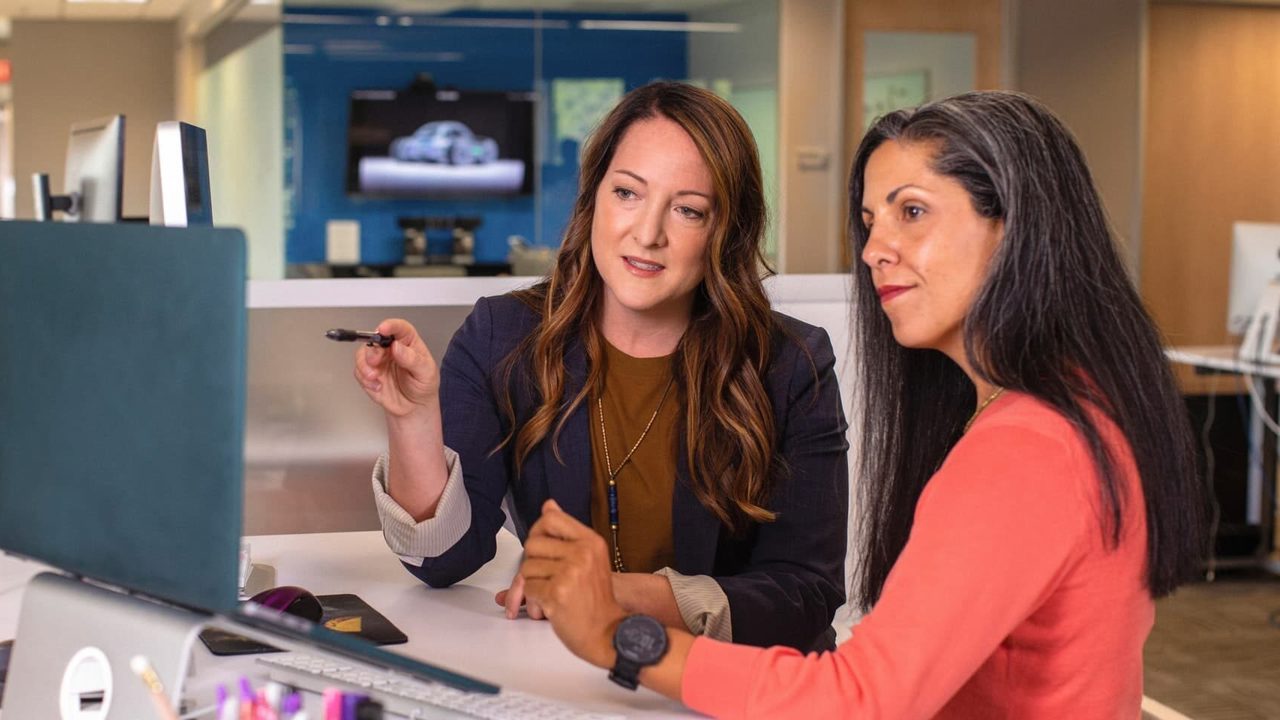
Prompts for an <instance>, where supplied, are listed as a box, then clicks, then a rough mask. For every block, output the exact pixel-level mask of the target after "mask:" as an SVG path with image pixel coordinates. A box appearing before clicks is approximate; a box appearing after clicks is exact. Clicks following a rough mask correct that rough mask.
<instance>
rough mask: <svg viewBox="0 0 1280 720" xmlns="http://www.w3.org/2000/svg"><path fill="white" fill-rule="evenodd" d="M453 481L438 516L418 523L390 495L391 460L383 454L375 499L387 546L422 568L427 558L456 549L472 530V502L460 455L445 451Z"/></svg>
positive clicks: (375, 472)
mask: <svg viewBox="0 0 1280 720" xmlns="http://www.w3.org/2000/svg"><path fill="white" fill-rule="evenodd" d="M444 462H445V467H446V468H447V469H448V471H449V478H448V480H446V481H445V483H444V493H443V494H442V495H441V496H440V502H439V503H438V504H437V505H436V514H435V516H434V517H431V518H427V519H426V520H423V521H422V522H416V521H414V519H413V516H412V515H410V514H409V513H408V512H407V511H406V510H405V509H404V508H402V507H400V504H399V503H397V502H396V501H395V500H394V499H392V497H391V496H390V495H388V494H387V468H388V466H389V465H390V463H391V458H389V457H388V456H387V454H386V453H383V454H382V455H381V456H380V457H379V458H378V463H377V464H376V465H374V466H373V499H374V503H375V504H376V505H377V507H378V520H379V521H380V522H381V523H382V537H383V538H385V539H386V541H387V547H389V548H391V552H393V553H395V554H396V555H398V556H399V557H400V559H401V560H403V561H404V562H406V563H408V564H410V565H413V566H415V567H422V563H423V562H424V561H425V559H426V558H433V557H439V556H440V555H443V554H444V552H445V551H446V550H448V549H449V548H451V547H453V546H454V545H455V544H456V543H457V542H458V540H460V539H462V536H463V535H465V534H466V533H467V530H468V529H469V528H470V527H471V499H470V498H469V497H468V496H467V490H466V488H465V487H464V485H463V481H462V460H461V459H460V458H459V457H458V453H456V452H454V451H453V450H450V449H449V448H448V447H446V448H445V449H444Z"/></svg>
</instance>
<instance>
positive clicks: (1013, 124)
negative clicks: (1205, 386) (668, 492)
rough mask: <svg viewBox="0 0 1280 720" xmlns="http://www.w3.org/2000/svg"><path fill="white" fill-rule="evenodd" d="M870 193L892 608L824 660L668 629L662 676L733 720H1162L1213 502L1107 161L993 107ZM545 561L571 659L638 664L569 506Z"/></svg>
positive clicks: (888, 145)
mask: <svg viewBox="0 0 1280 720" xmlns="http://www.w3.org/2000/svg"><path fill="white" fill-rule="evenodd" d="M849 197H850V205H851V208H852V209H853V211H852V217H851V219H850V220H851V222H850V232H851V235H852V239H853V243H854V248H855V249H856V250H857V251H858V254H859V257H860V259H861V263H860V264H859V265H858V267H857V268H856V270H855V279H856V282H855V285H856V290H855V297H854V306H855V307H854V313H855V316H856V325H857V326H856V337H857V339H858V340H857V345H856V352H857V355H858V357H859V363H860V365H861V386H860V388H859V393H858V400H859V406H860V408H861V418H860V419H861V431H860V445H861V447H860V452H859V458H860V463H861V468H860V469H861V473H860V477H861V483H862V493H861V497H862V502H861V504H860V506H859V507H860V510H861V511H862V512H863V513H864V514H865V520H864V522H862V523H860V525H861V527H862V533H863V536H862V544H861V548H860V550H861V561H862V564H861V567H860V572H859V579H860V581H861V582H860V586H859V589H858V593H859V594H858V600H859V602H860V604H861V606H862V607H863V609H865V610H867V611H868V613H867V615H866V616H865V617H864V619H863V620H862V622H861V623H860V624H859V625H857V626H856V627H855V628H854V631H853V637H852V638H851V639H850V640H849V641H847V642H845V643H844V644H843V645H841V646H840V647H839V648H837V649H836V650H835V651H834V652H829V653H824V654H811V655H808V656H804V655H801V654H799V653H797V652H795V651H793V650H790V649H785V648H772V649H767V650H761V649H757V648H744V647H735V646H732V645H728V644H724V643H716V642H714V641H712V640H709V639H707V638H698V639H696V640H695V639H694V638H692V637H690V636H688V635H687V634H681V633H677V632H668V633H667V636H666V637H665V638H663V640H666V641H667V642H666V643H665V644H663V645H662V647H663V650H664V652H661V653H651V654H650V656H651V659H650V660H649V664H648V667H647V669H646V670H644V671H643V672H642V673H641V674H640V679H641V681H642V682H643V683H645V684H647V685H650V686H651V687H653V688H655V689H657V690H659V691H660V692H664V693H666V694H668V695H670V696H672V697H676V698H680V699H682V700H683V701H684V702H685V703H687V704H688V705H689V706H691V707H692V708H694V709H695V710H698V711H701V712H704V713H707V714H709V715H714V716H722V717H770V718H777V717H888V718H926V717H946V718H972V717H983V718H1061V717H1089V718H1134V717H1137V716H1138V714H1139V706H1140V704H1141V698H1142V646H1143V643H1144V642H1145V640H1146V637H1147V634H1148V633H1149V631H1150V629H1151V626H1152V623H1153V621H1154V615H1155V612H1154V599H1155V598H1159V597H1161V596H1164V595H1167V594H1169V593H1170V592H1172V591H1173V589H1174V588H1175V587H1176V586H1177V585H1178V584H1179V583H1181V582H1183V581H1184V580H1186V579H1188V578H1189V577H1191V576H1192V575H1193V574H1194V573H1195V572H1196V570H1197V568H1198V563H1199V561H1200V559H1201V557H1202V555H1203V553H1204V551H1205V549H1206V532H1205V529H1206V528H1205V523H1204V508H1205V507H1206V504H1207V496H1206V495H1205V489H1204V486H1203V484H1202V483H1201V482H1200V481H1199V480H1198V479H1197V477H1196V472H1195V467H1194V455H1193V444H1192V435H1191V432H1190V427H1189V424H1188V421H1187V417H1186V410H1185V407H1184V405H1183V402H1182V398H1181V395H1180V394H1179V392H1178V390H1177V388H1176V387H1175V385H1174V382H1173V378H1172V375H1171V373H1170V370H1169V368H1168V366H1167V364H1166V362H1165V360H1164V357H1163V354H1162V351H1161V343H1160V338H1159V336H1158V334H1157V332H1156V330H1155V328H1154V327H1153V324H1152V322H1151V320H1150V318H1149V317H1148V315H1147V313H1146V311H1145V310H1144V309H1143V307H1142V303H1141V301H1140V299H1139V297H1138V295H1137V293H1136V292H1135V291H1134V289H1133V286H1132V284H1131V282H1130V280H1129V277H1128V276H1127V275H1126V273H1125V269H1124V265H1123V263H1122V262H1121V259H1120V256H1119V253H1118V251H1117V247H1116V242H1115V239H1114V238H1113V236H1112V234H1111V232H1110V230H1109V228H1108V225H1107V221H1106V217H1105V215H1104V212H1103V209H1102V203H1101V201H1100V200H1099V198H1098V194H1097V191H1096V190H1095V189H1094V185H1093V181H1092V179H1091V178H1090V176H1089V172H1088V169H1087V168H1086V165H1085V162H1084V158H1083V155H1082V154H1081V152H1080V150H1079V148H1078V147H1077V146H1076V143H1075V141H1074V140H1073V139H1072V138H1071V135H1070V133H1069V132H1068V131H1067V129H1066V128H1065V127H1064V126H1063V125H1062V123H1061V122H1060V121H1059V120H1058V119H1057V118H1056V117H1054V115H1053V114H1052V113H1051V112H1050V111H1048V110H1047V109H1046V108H1044V107H1043V106H1041V105H1040V104H1039V103H1037V102H1036V101H1034V100H1032V99H1030V98H1028V97H1026V96H1023V95H1019V94H1015V93H1005V92H982V93H970V94H966V95H961V96H957V97H954V98H950V99H947V100H942V101H939V102H936V103H932V104H929V105H925V106H923V107H921V108H919V109H917V110H904V111H898V112H894V113H891V114H889V115H887V116H885V117H883V118H881V119H880V120H879V121H877V122H876V123H875V124H874V125H873V126H872V127H871V129H870V130H869V131H868V132H867V135H866V137H865V138H864V139H863V141H862V144H861V146H860V147H859V149H858V153H857V155H856V158H855V160H854V164H853V168H852V170H851V174H850V182H849ZM526 552H527V557H526V561H525V563H524V567H523V569H522V571H521V573H522V574H523V575H524V576H525V579H526V586H527V588H528V592H529V595H530V596H531V597H533V598H535V599H537V600H538V601H539V602H540V603H542V605H543V607H544V608H545V609H546V611H547V613H548V615H549V616H550V618H551V622H552V624H553V625H554V626H555V627H556V630H557V632H558V633H559V635H560V636H561V638H562V639H563V640H564V641H565V643H566V644H567V645H568V646H569V648H570V649H571V650H573V651H574V652H575V653H577V654H578V655H580V656H581V657H583V658H585V659H587V660H589V661H591V662H594V663H596V664H598V665H601V666H602V667H610V666H612V665H613V664H614V663H615V662H618V661H619V660H618V658H619V657H623V658H626V657H627V656H628V654H629V653H630V651H629V650H628V649H627V645H626V644H625V643H624V642H620V641H619V639H618V638H619V637H620V635H618V634H615V628H626V627H627V626H628V624H629V623H631V622H632V621H631V620H630V619H629V618H627V619H625V620H624V618H626V613H625V612H623V611H622V610H621V609H620V608H618V607H617V605H616V603H613V602H612V599H611V598H610V597H609V595H608V593H607V589H608V588H607V587H605V586H604V585H603V584H602V582H601V578H602V577H603V574H602V560H601V554H602V552H603V549H602V548H601V547H599V543H597V542H595V541H594V539H593V538H591V537H590V536H589V535H587V534H584V533H583V532H582V531H581V529H580V528H578V527H576V526H575V524H574V523H573V522H572V520H571V519H570V518H568V517H567V516H565V515H564V514H563V513H559V512H557V511H555V510H554V509H549V511H548V512H545V513H544V514H543V519H542V520H541V521H540V522H539V524H538V525H537V526H535V527H534V528H533V531H532V537H531V539H530V541H529V542H528V544H527V546H526ZM570 588H574V589H573V590H571V589H570ZM582 588H589V589H590V590H583V589H582ZM611 639H612V641H611ZM655 655H656V656H657V657H656V658H653V657H652V656H655Z"/></svg>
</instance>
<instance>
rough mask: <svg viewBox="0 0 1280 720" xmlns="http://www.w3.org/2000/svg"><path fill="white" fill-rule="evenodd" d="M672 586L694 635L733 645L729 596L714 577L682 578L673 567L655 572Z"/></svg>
mask: <svg viewBox="0 0 1280 720" xmlns="http://www.w3.org/2000/svg"><path fill="white" fill-rule="evenodd" d="M654 574H655V575H661V576H663V577H665V578H666V579H667V582H669V583H671V591H672V592H673V593H674V594H675V596H676V607H678V608H680V617H681V618H682V619H683V620H684V624H685V625H687V626H689V632H691V633H693V634H694V635H705V636H707V637H709V638H712V639H715V640H723V641H725V642H733V619H732V617H731V615H730V612H729V596H728V595H725V594H724V588H722V587H720V583H718V582H716V581H715V579H714V578H712V577H711V576H710V575H681V574H680V573H678V572H676V571H675V570H672V569H671V568H669V567H665V568H662V569H661V570H658V571H657V572H655V573H654Z"/></svg>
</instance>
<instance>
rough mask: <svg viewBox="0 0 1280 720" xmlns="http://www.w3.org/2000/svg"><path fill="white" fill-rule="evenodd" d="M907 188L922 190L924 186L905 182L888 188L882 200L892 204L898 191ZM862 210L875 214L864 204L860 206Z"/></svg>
mask: <svg viewBox="0 0 1280 720" xmlns="http://www.w3.org/2000/svg"><path fill="white" fill-rule="evenodd" d="M907 188H916V189H917V190H923V189H924V188H922V187H920V186H919V185H912V184H911V183H907V184H906V185H899V186H898V187H896V188H894V189H892V190H890V191H889V194H888V195H885V196H884V200H885V202H887V203H889V204H890V205H892V204H893V201H894V200H896V199H897V198H898V193H900V192H902V191H903V190H906V189H907ZM862 212H864V213H869V214H872V215H874V214H875V213H873V212H871V209H870V208H868V207H867V206H866V205H863V206H862Z"/></svg>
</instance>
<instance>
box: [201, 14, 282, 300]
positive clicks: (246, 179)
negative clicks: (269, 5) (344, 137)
mask: <svg viewBox="0 0 1280 720" xmlns="http://www.w3.org/2000/svg"><path fill="white" fill-rule="evenodd" d="M244 30H245V29H244V28H237V23H234V22H233V23H230V24H229V25H227V26H224V28H220V29H219V30H217V31H215V32H214V33H211V34H210V36H209V37H207V38H206V39H205V43H204V45H205V50H206V53H208V58H209V61H210V62H211V64H209V65H207V66H206V67H205V69H204V71H203V73H201V75H200V78H199V80H198V82H197V98H198V100H197V108H198V110H197V115H198V117H197V120H196V123H197V124H198V125H200V126H202V127H204V128H205V130H206V132H207V133H208V141H209V181H210V185H211V186H212V187H211V192H212V195H213V220H214V223H215V224H216V225H227V226H235V227H239V228H241V229H243V230H244V233H245V236H246V237H247V238H248V241H249V277H250V278H252V279H255V280H270V279H278V278H282V277H284V237H285V232H284V207H285V200H284V141H283V138H284V126H283V124H284V68H283V48H282V32H281V29H280V27H279V25H275V26H273V27H269V28H260V27H259V28H251V29H250V30H251V32H248V33H247V34H243V35H237V36H236V37H238V38H243V39H244V40H245V42H243V44H242V43H241V42H238V41H234V40H235V39H236V38H230V37H227V36H225V35H224V36H223V37H222V38H221V40H222V41H223V42H220V38H219V34H220V33H242V32H244ZM220 46H221V47H224V48H225V49H224V50H221V51H219V50H218V48H219V47H220Z"/></svg>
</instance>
